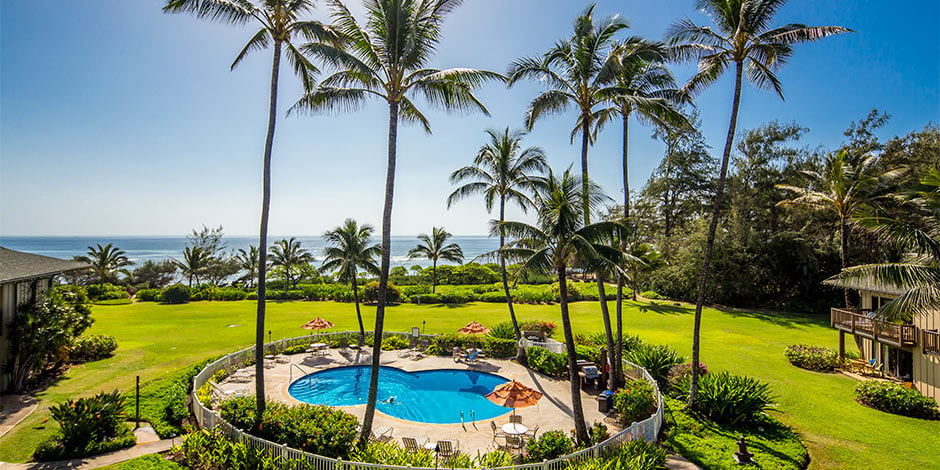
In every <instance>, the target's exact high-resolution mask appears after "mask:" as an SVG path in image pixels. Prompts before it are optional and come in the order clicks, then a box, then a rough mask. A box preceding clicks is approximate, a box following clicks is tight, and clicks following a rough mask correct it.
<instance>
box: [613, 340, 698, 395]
mask: <svg viewBox="0 0 940 470" xmlns="http://www.w3.org/2000/svg"><path fill="white" fill-rule="evenodd" d="M624 357H625V358H626V359H627V360H628V361H630V362H633V363H634V364H636V365H638V366H640V367H643V368H644V369H646V371H647V372H649V373H650V375H651V376H653V378H654V379H655V380H656V383H657V384H659V388H660V389H662V388H665V385H666V376H667V375H668V374H669V369H671V368H672V366H674V365H676V364H681V363H682V362H684V361H685V358H684V357H682V356H681V355H680V354H679V353H677V352H676V351H675V350H674V349H672V348H670V347H668V346H662V345H658V346H657V345H650V344H640V345H637V346H636V347H634V348H632V349H631V350H630V351H629V352H627V353H624Z"/></svg>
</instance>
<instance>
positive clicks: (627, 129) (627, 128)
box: [621, 110, 630, 220]
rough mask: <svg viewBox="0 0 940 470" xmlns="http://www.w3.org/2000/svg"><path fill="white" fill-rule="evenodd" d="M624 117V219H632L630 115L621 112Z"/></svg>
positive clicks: (626, 112)
mask: <svg viewBox="0 0 940 470" xmlns="http://www.w3.org/2000/svg"><path fill="white" fill-rule="evenodd" d="M621 114H622V115H623V218H624V220H627V219H629V218H630V164H629V163H630V155H629V147H628V142H629V141H630V113H629V112H628V111H625V110H624V111H621Z"/></svg>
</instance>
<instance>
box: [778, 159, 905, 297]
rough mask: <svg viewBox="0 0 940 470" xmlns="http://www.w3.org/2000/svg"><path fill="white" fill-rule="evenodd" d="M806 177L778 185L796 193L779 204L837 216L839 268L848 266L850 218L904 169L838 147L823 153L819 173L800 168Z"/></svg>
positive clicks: (885, 190) (886, 189)
mask: <svg viewBox="0 0 940 470" xmlns="http://www.w3.org/2000/svg"><path fill="white" fill-rule="evenodd" d="M802 173H803V174H804V175H806V176H807V177H808V179H809V184H808V185H807V187H805V188H801V187H799V186H791V185H785V184H778V185H777V187H778V188H782V189H786V190H788V191H791V192H793V193H795V194H796V197H795V198H793V199H788V200H785V201H780V203H779V204H780V205H798V206H805V207H811V208H815V209H821V210H828V211H830V212H832V213H834V214H835V215H836V216H837V217H838V218H839V240H840V243H839V257H840V260H841V262H842V269H843V270H844V269H846V268H848V267H849V263H848V251H849V241H850V235H851V231H852V219H853V218H855V217H857V216H859V215H860V214H861V213H862V211H863V210H864V209H865V208H867V207H868V206H869V204H871V203H873V202H874V201H876V200H877V199H879V198H881V197H884V196H885V195H886V194H887V193H888V192H889V191H890V190H891V189H892V188H893V187H894V184H895V183H896V182H898V181H899V179H900V178H901V177H902V176H904V175H905V174H906V173H907V171H906V170H904V169H895V170H889V171H887V172H882V171H881V165H880V164H879V162H878V158H877V157H875V156H863V155H854V156H853V155H851V154H849V152H848V151H847V150H840V151H838V152H835V153H831V154H829V155H828V156H826V160H825V162H824V165H823V171H822V173H819V172H815V171H803V172H802ZM843 293H844V295H845V307H846V308H850V307H851V306H852V298H851V295H850V293H849V288H848V287H846V288H844V289H843Z"/></svg>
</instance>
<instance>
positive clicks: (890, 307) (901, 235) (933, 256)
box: [826, 166, 940, 321]
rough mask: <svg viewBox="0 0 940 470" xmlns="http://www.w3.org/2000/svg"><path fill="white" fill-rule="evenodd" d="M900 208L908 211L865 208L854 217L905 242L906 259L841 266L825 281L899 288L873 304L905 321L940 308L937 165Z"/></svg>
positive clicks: (888, 315)
mask: <svg viewBox="0 0 940 470" xmlns="http://www.w3.org/2000/svg"><path fill="white" fill-rule="evenodd" d="M900 209H902V210H903V213H905V214H908V217H905V218H904V219H898V218H893V217H889V216H886V215H884V214H882V213H879V212H873V211H872V210H869V211H867V212H865V213H863V214H862V216H861V217H859V218H857V219H856V222H857V223H859V224H860V225H863V226H866V227H869V228H871V229H873V230H875V232H876V233H877V234H879V235H880V236H881V238H883V239H884V240H885V241H887V242H889V243H894V244H896V245H898V246H900V247H902V248H904V249H905V250H906V251H907V253H908V255H907V256H906V259H904V260H902V262H899V263H879V264H866V265H862V266H854V267H851V268H846V269H843V270H842V272H841V273H840V274H838V275H836V276H833V277H831V278H829V279H827V280H826V283H827V284H832V285H836V286H842V287H847V288H853V289H866V288H870V287H871V286H872V285H875V286H879V287H880V286H889V287H892V288H895V289H901V290H903V291H904V292H903V293H902V294H901V295H899V296H897V297H896V298H894V299H893V300H891V301H890V302H888V303H887V304H884V305H882V306H881V308H879V309H878V312H877V313H878V314H879V315H881V316H882V317H883V318H885V319H886V320H888V321H899V320H908V321H910V320H911V319H912V318H913V317H914V316H916V315H927V314H928V313H929V312H932V311H937V310H940V166H938V167H935V168H933V169H931V170H930V171H928V172H927V174H926V175H924V176H923V178H922V179H921V188H920V190H919V191H918V192H917V193H916V197H914V198H912V199H910V200H904V201H902V203H901V204H900ZM911 214H914V215H915V216H914V217H910V215H911Z"/></svg>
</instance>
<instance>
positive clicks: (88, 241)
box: [0, 236, 499, 266]
mask: <svg viewBox="0 0 940 470" xmlns="http://www.w3.org/2000/svg"><path fill="white" fill-rule="evenodd" d="M281 238H283V237H271V238H269V239H268V245H269V246H270V244H271V243H273V242H275V241H277V240H280V239H281ZM288 238H289V237H288ZM295 238H296V239H297V241H299V242H300V244H301V246H302V247H304V248H305V249H307V250H308V251H310V253H311V254H313V256H314V258H315V259H316V261H317V263H319V262H321V261H322V260H323V248H324V247H326V242H324V240H323V239H322V238H321V237H320V236H298V237H295ZM449 241H450V242H451V243H456V244H458V245H460V248H462V249H463V254H464V257H465V262H466V261H470V260H472V259H474V258H476V257H477V256H480V255H482V254H484V253H489V252H491V251H494V250H496V249H497V248H498V246H499V240H497V239H496V238H489V237H486V236H454V237H452V238H451V239H450V240H449ZM223 242H224V243H225V251H226V252H237V251H238V249H239V248H243V249H246V250H247V249H248V246H249V245H257V244H258V238H257V237H224V238H223ZM375 242H376V243H379V240H378V239H376V240H375ZM96 243H100V244H102V245H105V244H107V243H113V244H114V246H116V247H118V248H120V249H122V250H124V252H125V254H126V256H127V258H128V259H129V260H131V262H133V263H135V264H139V263H142V262H144V261H146V260H153V261H162V260H164V259H167V258H177V259H178V258H180V257H181V256H182V251H183V248H185V247H186V246H187V243H188V240H187V239H186V237H129V236H120V237H11V236H4V237H0V246H3V247H5V248H9V249H11V250H17V251H25V252H27V253H35V254H37V255H45V256H52V257H55V258H62V259H72V258H73V257H75V256H82V255H85V254H87V252H88V247H89V246H94V245H95V244H96ZM417 244H418V239H417V238H415V237H409V236H397V237H392V249H391V265H392V266H414V265H420V266H430V265H431V262H430V261H428V260H426V259H414V260H410V259H408V250H410V249H412V248H414V247H415V246H416V245H417ZM376 261H378V260H376ZM483 262H489V261H488V260H485V261H483Z"/></svg>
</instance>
